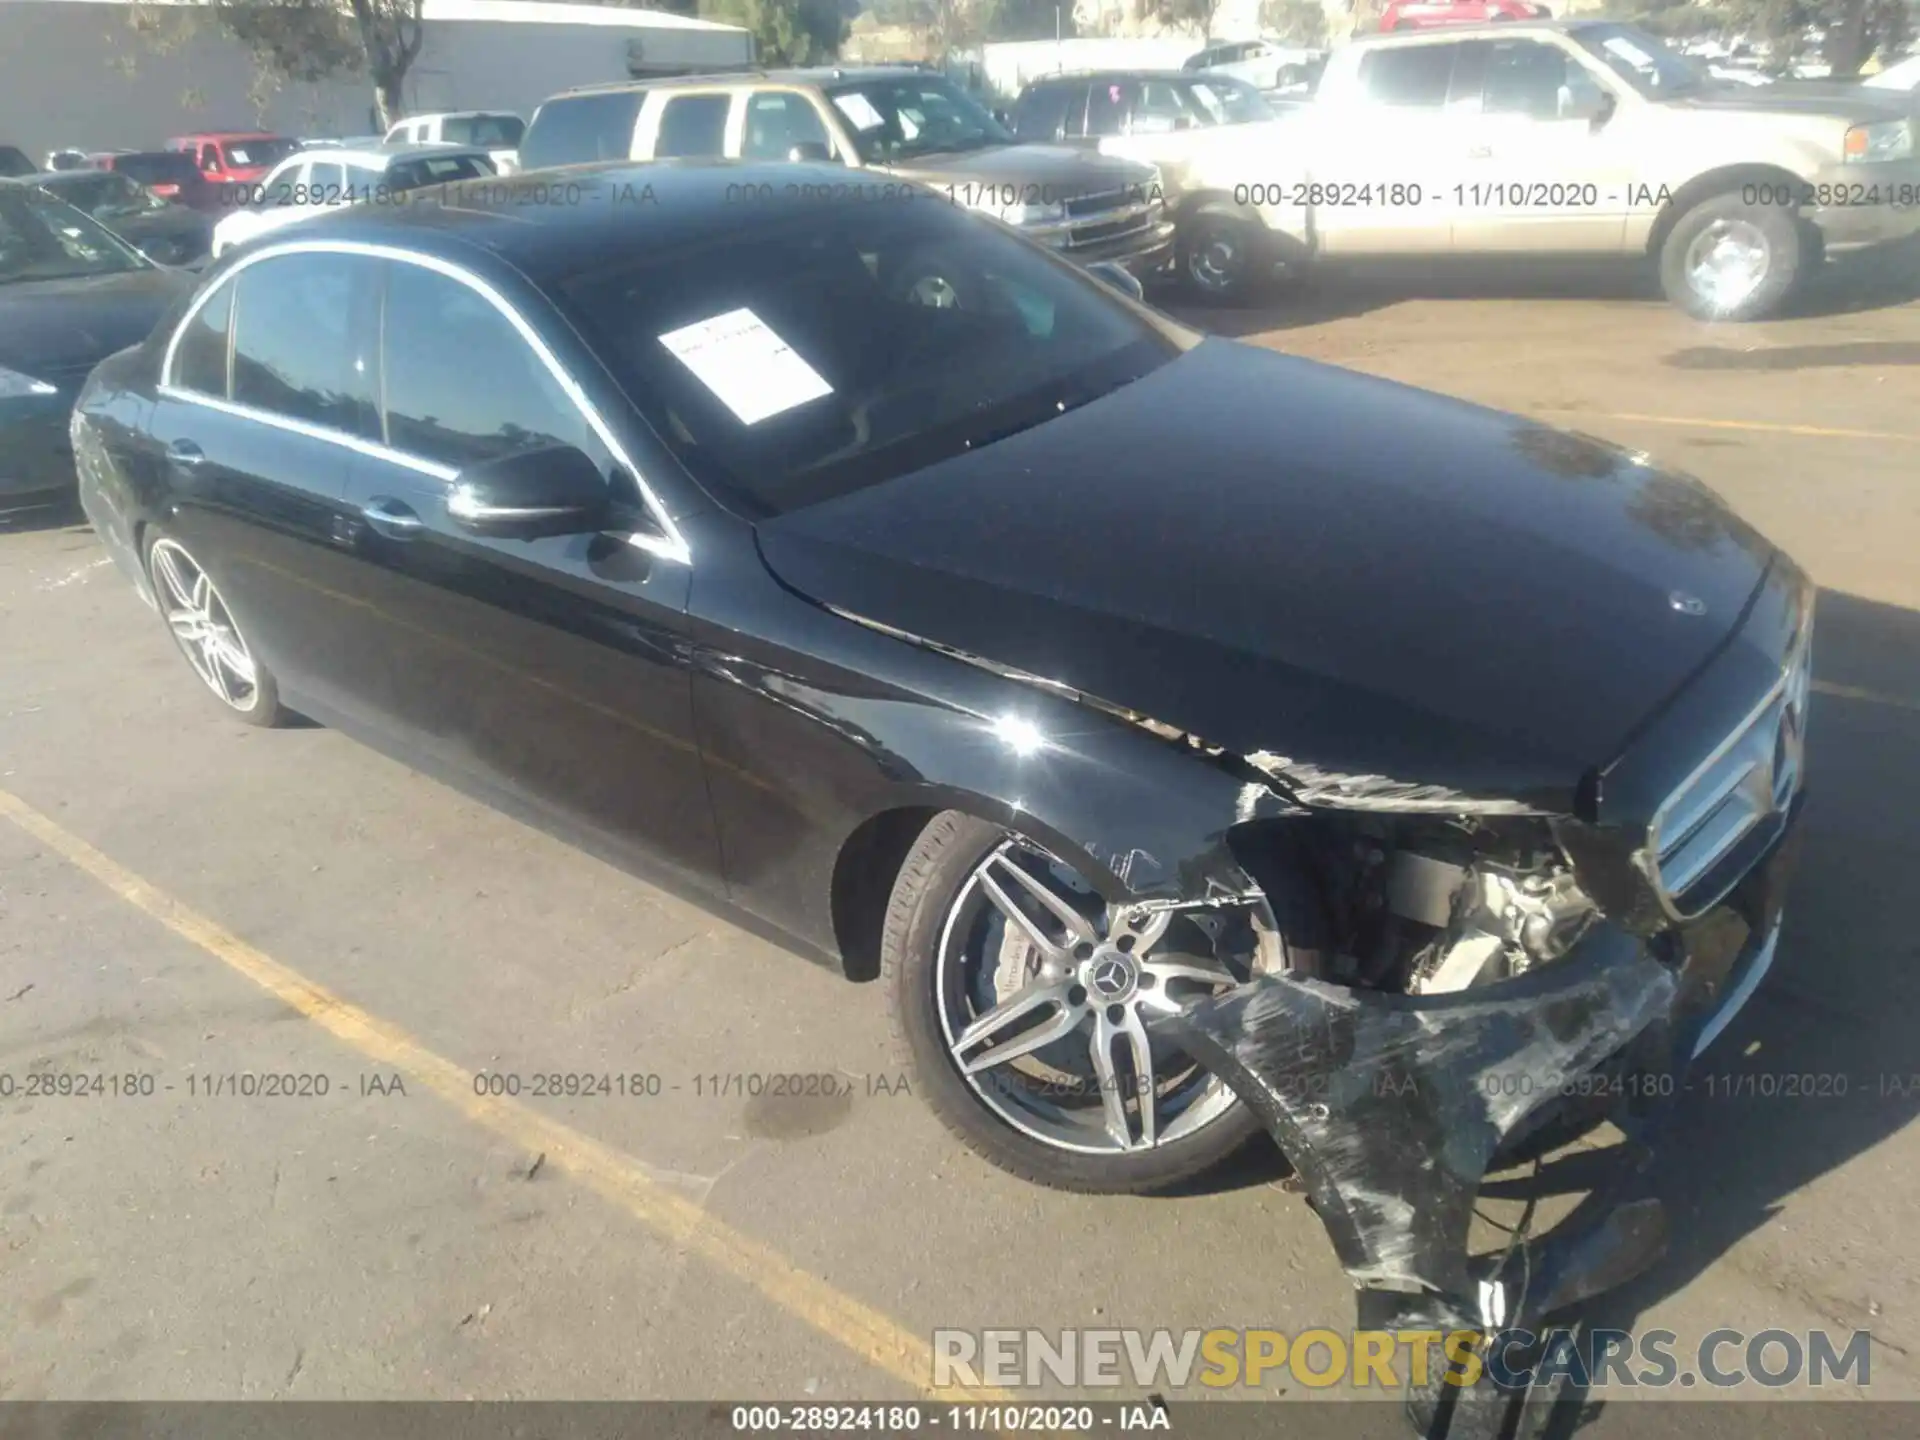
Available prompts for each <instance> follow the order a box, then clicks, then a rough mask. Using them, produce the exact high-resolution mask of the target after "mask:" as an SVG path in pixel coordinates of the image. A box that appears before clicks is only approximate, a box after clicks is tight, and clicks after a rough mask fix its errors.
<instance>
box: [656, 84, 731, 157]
mask: <svg viewBox="0 0 1920 1440" xmlns="http://www.w3.org/2000/svg"><path fill="white" fill-rule="evenodd" d="M732 104H733V97H732V96H730V95H676V96H674V97H673V98H672V99H671V100H669V101H667V104H666V108H665V109H663V110H662V111H661V112H660V133H659V136H658V138H656V139H655V140H654V142H653V155H654V158H655V159H656V160H667V159H671V158H673V157H674V156H676V155H724V154H726V153H727V110H728V108H729V107H730V106H731V105H732Z"/></svg>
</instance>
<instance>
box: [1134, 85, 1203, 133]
mask: <svg viewBox="0 0 1920 1440" xmlns="http://www.w3.org/2000/svg"><path fill="white" fill-rule="evenodd" d="M1199 119H1200V116H1199V115H1198V114H1196V112H1195V111H1194V110H1193V109H1191V108H1190V107H1189V105H1188V102H1187V96H1186V94H1185V92H1184V91H1183V90H1182V89H1181V88H1180V87H1179V86H1177V85H1174V84H1173V83H1171V82H1170V81H1166V80H1143V81H1141V82H1140V84H1139V85H1138V86H1137V87H1136V89H1135V94H1134V101H1133V119H1132V126H1131V128H1132V130H1133V133H1134V134H1136V135H1164V134H1166V133H1167V132H1168V131H1170V130H1176V129H1178V128H1179V127H1180V124H1181V122H1182V121H1185V122H1186V123H1187V124H1189V125H1193V124H1196V123H1198V121H1199Z"/></svg>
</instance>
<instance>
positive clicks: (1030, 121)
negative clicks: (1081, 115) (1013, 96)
mask: <svg viewBox="0 0 1920 1440" xmlns="http://www.w3.org/2000/svg"><path fill="white" fill-rule="evenodd" d="M1072 94H1073V89H1072V87H1071V86H1067V85H1037V86H1035V87H1034V88H1033V89H1031V90H1029V91H1028V92H1027V93H1026V94H1025V95H1022V96H1021V97H1020V103H1019V104H1018V105H1016V106H1014V109H1013V133H1014V134H1015V135H1018V136H1019V137H1020V138H1021V139H1022V140H1039V141H1047V140H1058V139H1060V138H1062V137H1063V136H1064V135H1066V134H1067V103H1068V97H1069V96H1070V95H1072Z"/></svg>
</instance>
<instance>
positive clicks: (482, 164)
mask: <svg viewBox="0 0 1920 1440" xmlns="http://www.w3.org/2000/svg"><path fill="white" fill-rule="evenodd" d="M493 173H494V169H493V162H492V161H491V160H489V159H487V158H486V157H485V156H484V155H422V156H419V157H418V158H416V159H412V160H396V161H394V162H393V164H391V165H389V166H388V167H387V179H386V184H387V188H388V189H389V190H418V189H419V188H420V187H421V186H422V185H446V184H450V183H452V182H453V181H455V180H478V179H479V178H480V177H481V176H483V175H491V174H493Z"/></svg>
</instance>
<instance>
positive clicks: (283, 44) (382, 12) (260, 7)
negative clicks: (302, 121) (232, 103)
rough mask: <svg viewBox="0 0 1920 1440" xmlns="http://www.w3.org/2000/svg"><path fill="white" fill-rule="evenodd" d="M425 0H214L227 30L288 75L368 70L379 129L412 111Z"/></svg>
mask: <svg viewBox="0 0 1920 1440" xmlns="http://www.w3.org/2000/svg"><path fill="white" fill-rule="evenodd" d="M424 3H425V0H212V9H213V14H214V19H215V20H216V22H218V24H219V26H220V28H221V29H223V30H225V31H226V32H227V33H228V34H229V35H232V36H233V37H234V38H235V39H237V40H239V41H240V42H241V43H242V44H244V45H246V46H247V48H248V49H250V50H251V51H253V53H254V56H255V58H256V59H257V60H258V61H259V62H260V63H261V65H262V66H263V68H265V69H267V70H269V71H271V72H272V73H273V74H274V75H276V76H278V77H280V78H282V79H286V80H299V81H306V82H312V81H318V80H326V79H330V78H333V77H336V76H353V75H359V76H364V77H366V79H367V80H368V81H369V82H370V83H371V84H372V86H373V103H374V110H375V112H376V114H377V115H378V117H379V124H380V128H381V129H383V130H384V129H385V128H386V127H387V126H389V125H391V124H392V123H393V122H394V121H395V120H398V119H400V118H401V117H402V116H404V115H405V114H406V110H407V102H406V91H405V85H406V79H407V72H408V71H409V70H410V69H411V68H412V67H413V62H414V61H415V60H416V59H418V58H419V55H420V46H421V44H422V43H423V42H424V41H425V39H426V31H425V27H424V26H423V25H422V23H421V18H420V10H421V6H422V5H423V4H424Z"/></svg>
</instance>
